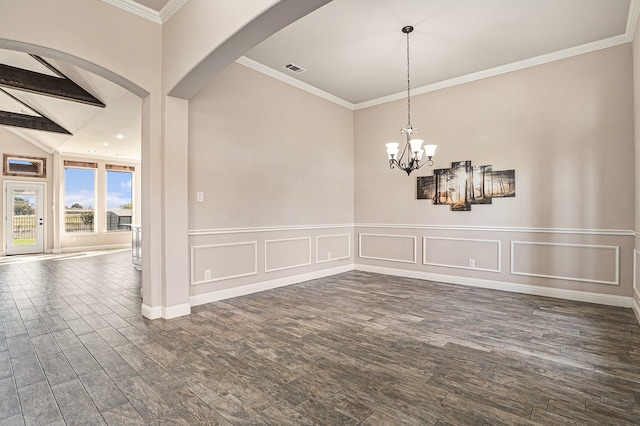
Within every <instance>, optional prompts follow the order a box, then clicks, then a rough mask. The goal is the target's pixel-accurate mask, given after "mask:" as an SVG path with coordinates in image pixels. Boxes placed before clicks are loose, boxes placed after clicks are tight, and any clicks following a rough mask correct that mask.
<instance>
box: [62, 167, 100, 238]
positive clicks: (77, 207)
mask: <svg viewBox="0 0 640 426" xmlns="http://www.w3.org/2000/svg"><path fill="white" fill-rule="evenodd" d="M64 164H65V169H64V186H65V188H64V205H65V214H64V229H65V231H66V232H94V231H95V210H94V206H95V204H96V203H95V201H96V191H95V179H96V168H97V164H95V163H81V162H75V161H65V162H64ZM70 166H82V168H79V167H70Z"/></svg>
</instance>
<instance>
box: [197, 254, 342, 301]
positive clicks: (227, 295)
mask: <svg viewBox="0 0 640 426" xmlns="http://www.w3.org/2000/svg"><path fill="white" fill-rule="evenodd" d="M353 269H354V265H353V264H350V265H345V266H339V267H336V268H330V269H323V270H321V271H315V272H310V273H306V274H301V275H295V276H292V277H285V278H278V279H275V280H270V281H263V282H260V283H254V284H248V285H244V286H240V287H233V288H228V289H224V290H216V291H212V292H209V293H205V294H197V295H194V296H191V297H190V298H189V302H190V304H191V306H198V305H203V304H205V303H211V302H217V301H219V300H224V299H231V298H233V297H239V296H246V295H248V294H253V293H258V292H261V291H265V290H272V289H274V288H278V287H285V286H288V285H292V284H298V283H301V282H304V281H309V280H315V279H318V278H324V277H328V276H330V275H336V274H341V273H343V272H349V271H352V270H353Z"/></svg>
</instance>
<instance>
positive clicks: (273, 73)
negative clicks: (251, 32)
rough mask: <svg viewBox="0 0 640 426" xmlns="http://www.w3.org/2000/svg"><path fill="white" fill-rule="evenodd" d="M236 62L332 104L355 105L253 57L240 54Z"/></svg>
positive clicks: (350, 106)
mask: <svg viewBox="0 0 640 426" xmlns="http://www.w3.org/2000/svg"><path fill="white" fill-rule="evenodd" d="M236 62H237V63H238V64H240V65H244V66H245V67H247V68H251V69H252V70H254V71H258V72H259V73H262V74H264V75H267V76H269V77H271V78H275V79H276V80H279V81H281V82H283V83H286V84H288V85H290V86H293V87H296V88H298V89H300V90H304V91H305V92H308V93H311V94H312V95H315V96H317V97H319V98H322V99H325V100H327V101H329V102H333V103H334V104H337V105H340V106H342V107H345V108H347V109H350V110H352V111H353V110H354V109H355V105H354V104H352V103H351V102H348V101H345V100H344V99H342V98H339V97H337V96H334V95H332V94H331V93H328V92H325V91H324V90H320V89H318V88H317V87H314V86H312V85H310V84H307V83H304V82H302V81H300V80H297V79H296V78H294V77H291V76H289V75H286V74H284V73H282V72H280V71H277V70H274V69H273V68H270V67H268V66H266V65H263V64H261V63H260V62H256V61H254V60H253V59H249V58H247V57H246V56H241V57H240V58H238V59H237V60H236Z"/></svg>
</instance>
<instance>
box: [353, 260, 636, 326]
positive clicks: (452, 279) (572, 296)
mask: <svg viewBox="0 0 640 426" xmlns="http://www.w3.org/2000/svg"><path fill="white" fill-rule="evenodd" d="M355 269H356V270H358V271H365V272H374V273H378V274H386V275H395V276H399V277H406V278H417V279H421V280H430V281H437V282H442V283H448V284H459V285H466V286H470V287H481V288H489V289H493V290H502V291H508V292H512V293H523V294H532V295H535V296H545V297H555V298H557V299H565V300H574V301H578V302H589V303H597V304H600V305H609V306H619V307H622V308H631V307H632V302H633V298H631V297H627V296H615V295H611V294H602V293H593V292H589V291H577V290H564V289H559V288H550V287H541V286H535V285H528V284H515V283H508V282H503V281H493V280H482V279H477V278H466V277H456V276H452V275H441V274H433V273H428V272H420V271H408V270H404V269H393V268H384V267H380V266H371V265H356V266H355ZM636 315H638V313H636Z"/></svg>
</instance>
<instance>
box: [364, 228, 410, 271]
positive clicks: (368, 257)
mask: <svg viewBox="0 0 640 426" xmlns="http://www.w3.org/2000/svg"><path fill="white" fill-rule="evenodd" d="M362 237H379V238H406V239H410V240H413V258H412V259H411V260H407V259H393V258H386V257H377V256H365V255H363V254H362V251H363V250H362ZM358 257H361V258H362V259H373V260H385V261H388V262H400V263H414V264H415V263H416V259H417V257H418V256H417V239H416V237H415V236H413V235H390V234H365V233H361V234H359V235H358Z"/></svg>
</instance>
